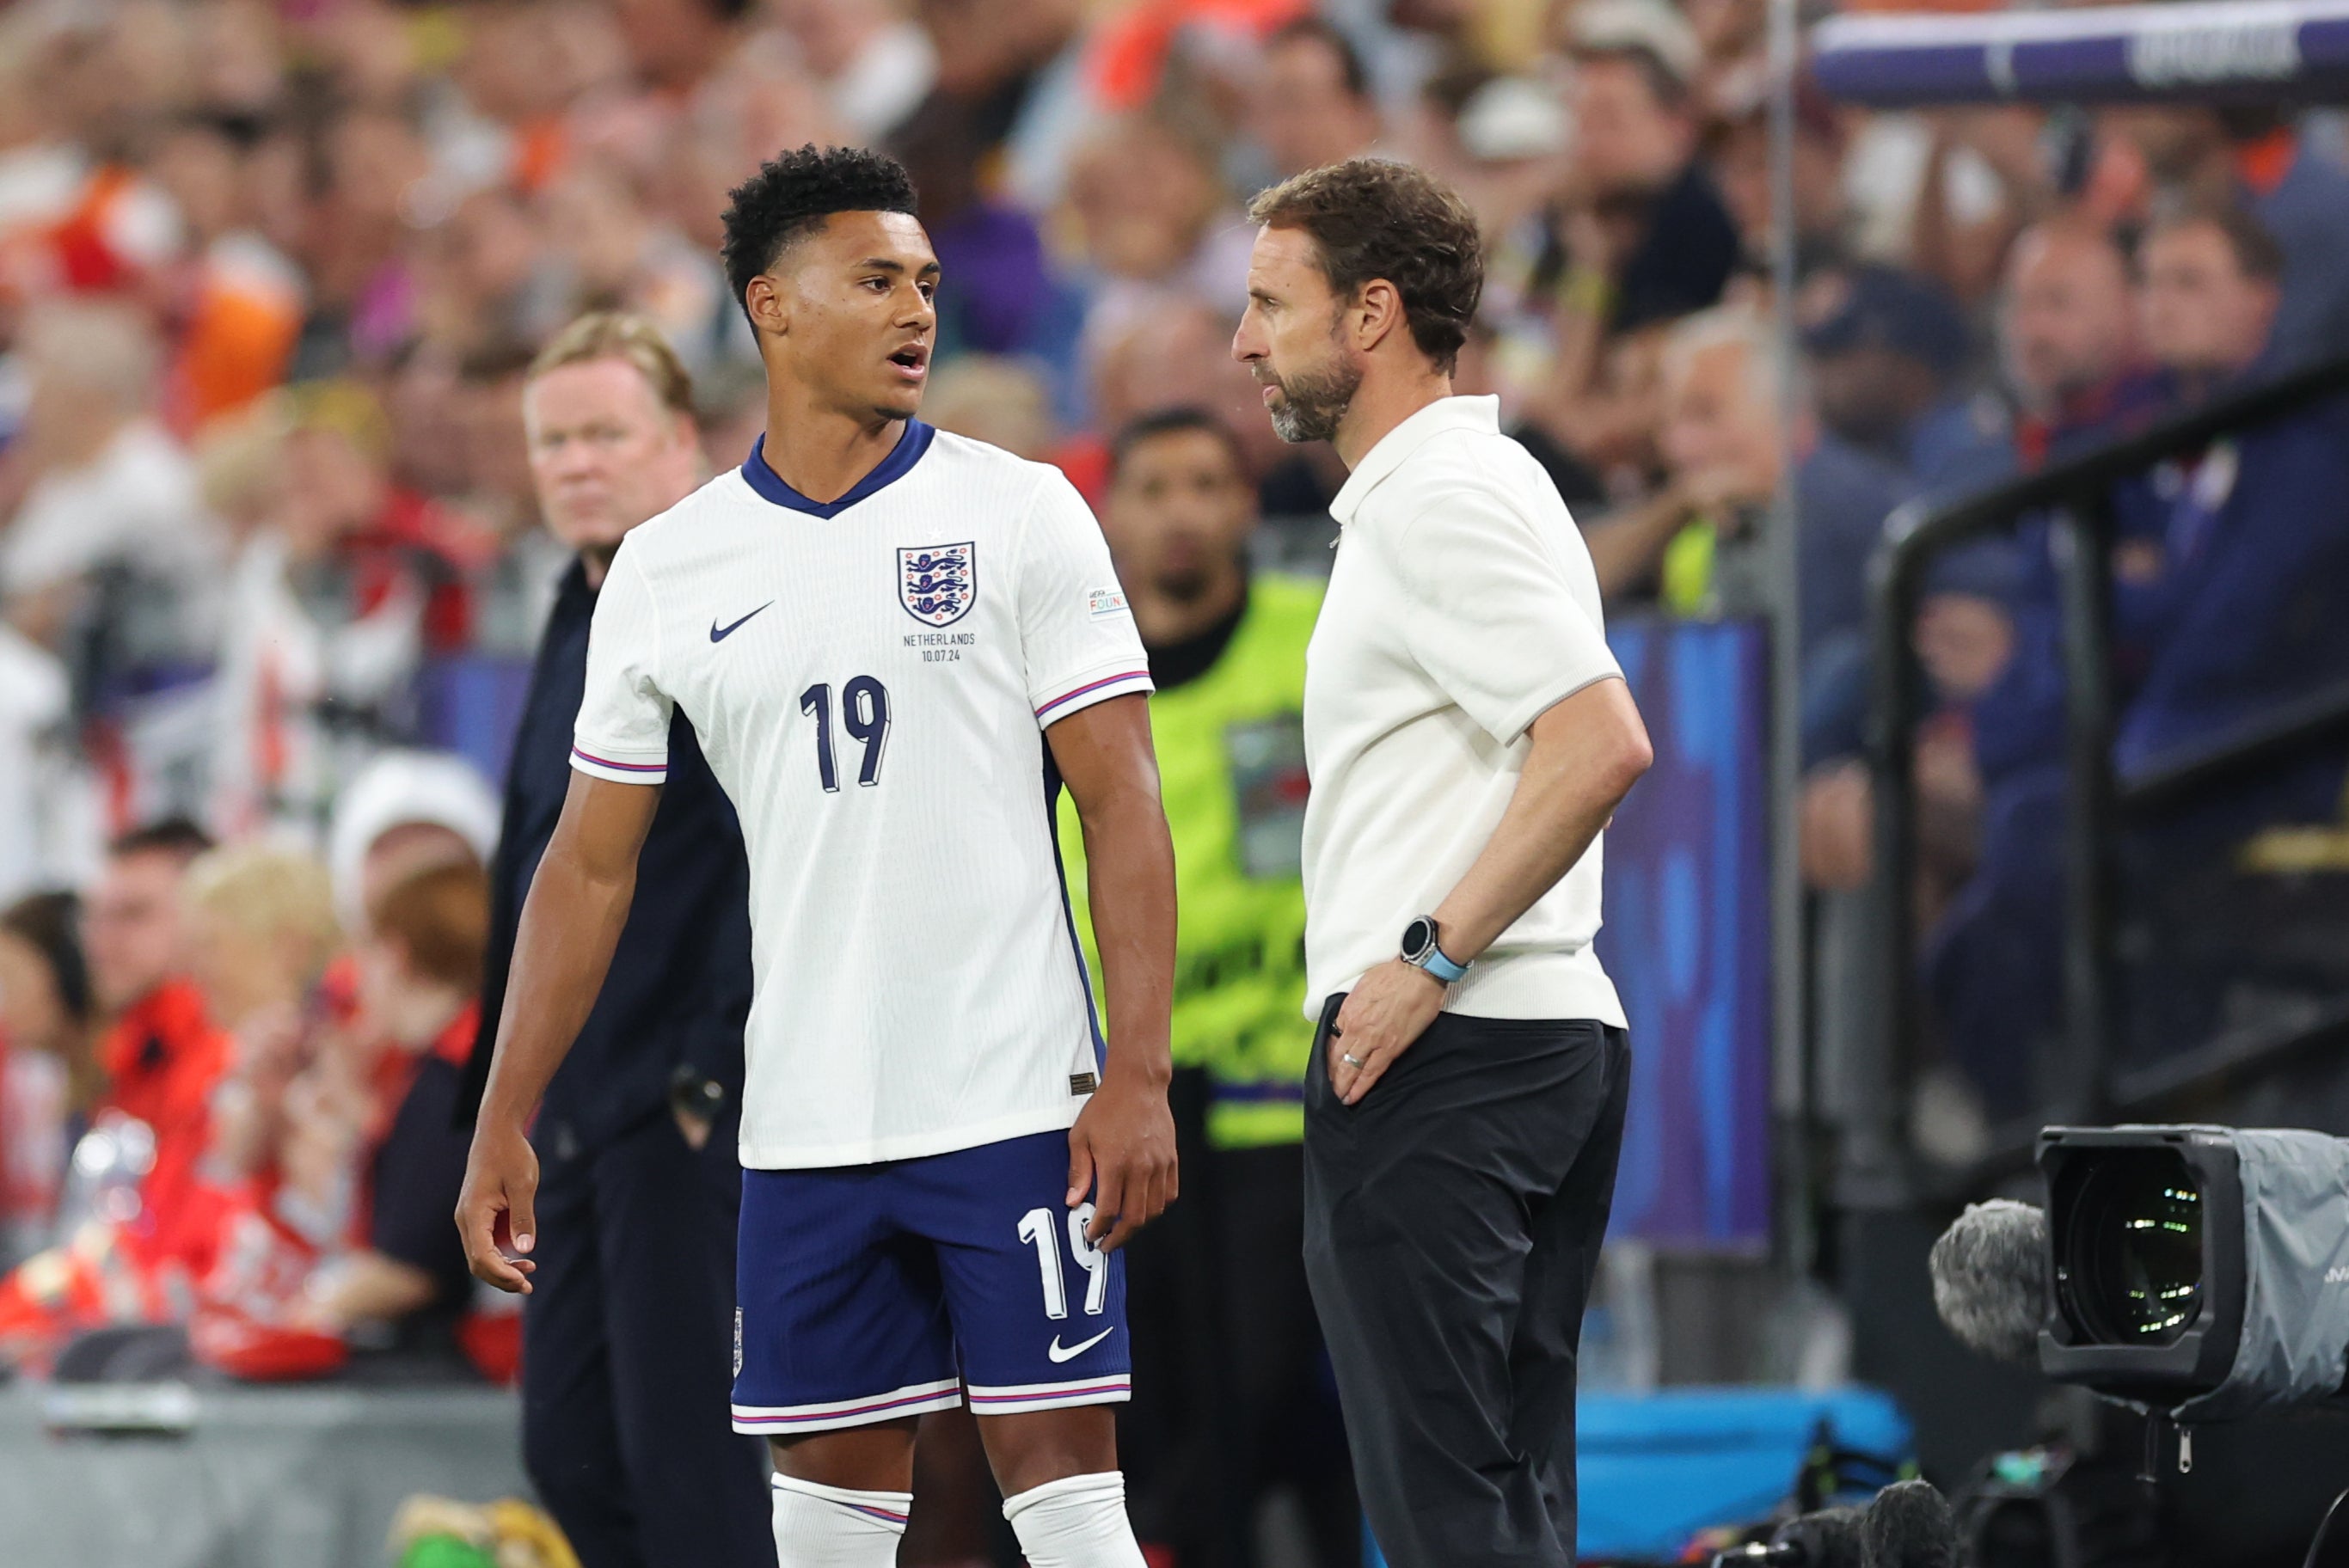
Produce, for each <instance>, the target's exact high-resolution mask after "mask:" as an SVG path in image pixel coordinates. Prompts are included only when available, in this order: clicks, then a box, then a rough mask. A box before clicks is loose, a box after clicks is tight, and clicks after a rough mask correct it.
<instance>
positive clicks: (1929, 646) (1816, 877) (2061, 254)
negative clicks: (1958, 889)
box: [1802, 218, 2171, 911]
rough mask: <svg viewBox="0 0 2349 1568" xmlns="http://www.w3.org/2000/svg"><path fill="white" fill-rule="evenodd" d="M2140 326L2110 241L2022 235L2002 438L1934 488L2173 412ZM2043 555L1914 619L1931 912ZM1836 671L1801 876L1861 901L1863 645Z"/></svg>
mask: <svg viewBox="0 0 2349 1568" xmlns="http://www.w3.org/2000/svg"><path fill="white" fill-rule="evenodd" d="M2138 315H2139V312H2138V309H2137V295H2136V292H2135V286H2134V281H2133V279H2132V277H2131V273H2130V270H2129V263H2128V260H2127V257H2126V256H2124V255H2123V254H2122V253H2121V250H2120V247H2119V245H2118V244H2117V243H2116V242H2115V241H2114V240H2113V238H2112V237H2111V235H2109V234H2108V233H2106V232H2105V231H2104V230H2102V229H2100V228H2097V227H2095V225H2093V224H2091V223H2089V222H2085V221H2084V220H2080V219H2077V218H2073V219H2061V220H2051V221H2049V222H2044V223H2041V224H2038V225H2035V226H2033V227H2032V228H2030V229H2026V230H2025V231H2023V232H2022V233H2021V234H2020V235H2018V236H2017V237H2016V239H2015V242H2014V245H2013V250H2012V252H2011V253H2010V254H2009V258H2008V266H2007V277H2006V281H2005V288H2004V291H2003V299H2002V304H2001V308H2000V312H1999V317H1998V326H1999V363H2000V366H2001V369H2002V387H2001V391H2002V393H2003V403H2004V411H2003V418H2004V422H2005V426H2006V430H2007V435H2006V438H2005V439H2003V440H1993V439H1989V438H1985V439H1983V440H1982V441H1981V442H1980V443H1979V444H1978V445H1975V446H1973V447H1971V448H1969V449H1964V450H1962V451H1961V453H1960V454H1959V455H1958V457H1957V458H1956V459H1953V460H1951V461H1948V462H1945V463H1944V464H1943V465H1942V468H1941V471H1940V474H1939V475H1938V476H1937V478H1938V486H1939V488H1940V489H1941V490H1944V491H1945V492H1955V491H1960V490H1965V489H1968V488H1972V487H1979V486H1986V485H1990V484H1994V483H1996V482H1998V481H1999V480H2002V479H2005V478H2007V477H2009V476H2010V475H2012V474H2013V473H2015V472H2017V471H2019V470H2020V471H2028V470H2030V469H2036V468H2039V467H2041V466H2042V465H2044V463H2046V462H2047V461H2049V460H2050V459H2052V458H2057V457H2061V456H2063V455H2064V454H2065V453H2067V452H2071V451H2076V450H2080V449H2085V447H2087V446H2090V445H2094V444H2095V443H2097V442H2101V441H2105V440H2108V439H2111V438H2115V437H2117V436H2121V435H2126V434H2127V433H2129V432H2130V431H2132V430H2134V429H2137V428H2141V427H2142V426H2144V425H2145V424H2146V423H2147V422H2149V421H2150V420H2151V419H2153V418H2155V417H2157V416H2158V415H2159V414H2160V413H2161V412H2162V411H2164V410H2165V409H2166V408H2168V407H2169V405H2170V399H2171V392H2170V389H2169V387H2168V386H2167V385H2166V384H2165V383H2164V382H2163V380H2162V379H2161V377H2160V376H2159V375H2158V373H2157V372H2155V371H2153V370H2151V369H2150V368H2149V367H2148V366H2147V365H2146V364H2145V363H2144V361H2143V360H2142V358H2141V357H2140V352H2139V344H2140V341H2141V334H2140V332H2139V330H2138V324H2137V317H2138ZM1979 406H1980V405H1976V407H1979ZM2044 549H2045V542H2044V521H2035V522H2033V523H2031V524H2028V525H2026V527H2025V529H2024V531H2023V542H2021V544H2020V545H2019V546H2018V547H2017V549H2016V550H2014V551H2012V552H2009V551H2005V550H2003V549H2002V548H2000V547H1999V546H1997V545H1994V544H1993V545H1989V546H1979V547H1975V548H1974V549H1971V550H1969V551H1967V552H1961V554H1960V555H1958V556H1955V557H1952V558H1948V559H1946V560H1945V561H1944V562H1942V563H1941V564H1940V566H1939V567H1938V568H1937V570H1936V574H1935V579H1934V587H1935V591H1934V592H1932V593H1929V594H1928V596H1927V597H1926V599H1925V601H1924V603H1922V604H1921V605H1920V610H1919V620H1918V625H1917V628H1916V639H1915V646H1916V649H1917V653H1918V656H1919V658H1920V660H1921V661H1922V663H1923V665H1924V667H1925V670H1926V673H1927V675H1928V676H1929V677H1930V680H1931V682H1932V687H1933V693H1934V696H1935V697H1936V699H1937V700H1938V701H1939V702H1940V704H1942V705H1943V708H1942V711H1941V712H1940V713H1939V714H1937V715H1936V716H1935V717H1934V718H1933V720H1931V721H1930V723H1929V724H1928V726H1927V728H1926V731H1925V733H1924V734H1923V735H1921V736H1920V740H1919V751H1918V763H1917V770H1916V779H1917V784H1918V788H1919V791H1920V802H1919V803H1920V830H1921V841H1920V851H1921V852H1922V856H1923V860H1924V862H1925V864H1924V867H1923V870H1924V871H1925V872H1926V876H1927V882H1928V886H1927V887H1926V888H1925V890H1923V892H1922V893H1921V896H1922V898H1923V907H1924V908H1926V909H1927V910H1928V911H1932V910H1938V909H1940V907H1942V905H1943V904H1944V903H1946V901H1947V897H1948V894H1949V892H1951V890H1952V889H1954V887H1955V886H1956V885H1957V884H1958V883H1959V882H1962V881H1963V880H1964V879H1965V878H1966V877H1967V876H1969V875H1971V872H1972V869H1973V857H1974V852H1975V850H1974V842H1975V835H1976V833H1977V831H1978V830H1979V826H1980V819H1981V815H1982V779H1981V776H1980V774H1979V772H1978V771H1977V769H1976V768H1975V765H1974V747H1973V731H1972V725H1973V716H1972V713H1971V707H1972V704H1973V703H1974V702H1975V701H1976V700H1977V699H1979V698H1981V697H1982V696H1984V694H1986V693H1988V692H1990V691H1991V690H1992V687H1993V686H1996V685H1997V684H1998V683H1999V682H2000V681H2001V680H2002V678H2003V677H2004V676H2005V672H2006V667H2007V662H2008V660H2009V658H2010V657H2011V656H2012V655H2013V649H2014V624H2013V614H2012V610H2013V606H2012V604H2011V603H2009V600H2010V598H2011V596H2012V594H2013V593H2014V592H2017V591H2019V590H2018V588H2017V585H2016V583H2015V581H2014V579H2015V577H2016V575H2017V574H2018V573H2027V570H2028V564H2029V562H2032V561H2034V560H2038V559H2042V558H2044ZM2035 592H2036V593H2039V594H2040V596H2041V597H2043V598H2044V597H2045V596H2046V595H2048V594H2051V593H2052V592H2053V589H2052V586H2050V585H2046V584H2044V583H2043V584H2042V585H2041V586H2040V587H2039V588H2038V589H2037V590H2035ZM2031 656H2033V657H2034V658H2036V659H2039V660H2041V661H2042V662H2043V663H2044V661H2045V660H2048V659H2051V658H2053V657H2054V656H2055V655H2054V650H2053V649H2047V648H2041V649H2036V650H2034V651H2033V655H2031ZM1833 663H1834V665H1835V667H1834V668H1832V669H1826V670H1822V671H1821V672H1819V673H1818V674H1817V675H1816V677H1815V697H1814V702H1813V705H1812V712H1813V723H1812V726H1811V727H1810V732H1809V733H1810V738H1809V740H1808V741H1807V742H1806V760H1807V761H1808V762H1809V763H1811V764H1812V765H1813V770H1812V773H1811V775H1810V777H1809V778H1808V779H1806V782H1805V787H1804V794H1803V808H1802V810H1803V841H1802V842H1803V849H1802V852H1803V863H1804V874H1805V877H1806V881H1808V882H1810V884H1811V885H1812V886H1814V887H1821V888H1856V887H1857V886H1859V885H1860V884H1861V883H1862V882H1865V881H1866V880H1867V879H1868V874H1869V872H1870V870H1871V869H1872V867H1873V865H1874V851H1873V847H1872V843H1871V835H1872V833H1873V831H1874V829H1873V815H1872V813H1873V810H1874V806H1873V790H1872V789H1871V787H1870V785H1869V782H1868V770H1867V769H1866V767H1865V766H1864V765H1863V764H1862V763H1860V762H1859V761H1858V760H1857V753H1858V751H1859V749H1860V741H1861V737H1860V733H1859V727H1858V723H1857V720H1858V717H1859V715H1860V711H1861V707H1860V705H1861V704H1862V703H1863V702H1864V700H1865V697H1864V693H1865V686H1866V681H1867V678H1868V672H1867V667H1866V664H1865V660H1864V657H1863V656H1862V654H1861V650H1860V648H1859V646H1858V645H1857V641H1856V640H1855V641H1853V642H1850V643H1847V645H1846V646H1845V648H1844V649H1843V650H1842V651H1841V653H1840V655H1837V657H1836V658H1835V659H1834V661H1833ZM1826 688H1838V689H1835V690H1833V691H1829V690H1827V689H1826Z"/></svg>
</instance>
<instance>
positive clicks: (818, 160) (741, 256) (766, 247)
mask: <svg viewBox="0 0 2349 1568" xmlns="http://www.w3.org/2000/svg"><path fill="white" fill-rule="evenodd" d="M728 195H729V196H730V198H731V199H732V200H731V204H730V206H728V207H727V209H726V238H725V241H724V242H723V243H722V244H721V245H720V246H719V256H720V257H721V258H722V259H723V260H724V262H725V263H726V283H727V286H728V287H730V288H731V289H732V290H733V291H734V303H735V304H736V305H738V306H740V308H741V309H742V311H743V313H744V314H745V315H748V314H749V313H750V306H749V305H748V304H744V302H743V297H742V296H743V293H744V291H745V290H747V289H749V288H750V280H751V279H752V278H755V277H757V276H758V275H759V274H760V273H763V272H765V271H766V270H767V269H768V268H770V267H771V266H773V265H774V264H775V258H776V257H778V256H780V255H781V254H782V253H783V250H784V247H786V246H788V245H790V244H791V243H792V242H793V241H794V240H797V239H799V238H801V237H802V235H804V234H806V233H807V232H808V231H810V230H811V229H813V228H814V227H815V226H816V225H817V224H818V223H821V222H823V220H824V219H826V218H828V217H830V216H831V215H832V214H833V213H834V212H905V213H909V214H911V213H916V212H918V211H920V209H919V207H918V206H917V205H916V198H915V195H914V181H913V180H912V178H911V177H910V176H908V175H907V174H906V172H905V165H904V164H902V163H900V162H898V161H897V160H895V159H894V158H892V157H890V156H889V155H888V154H887V153H885V152H874V151H873V150H870V149H868V148H863V147H818V146H817V145H816V144H815V143H813V142H809V143H808V144H807V145H806V146H805V147H796V148H793V149H792V150H791V151H789V152H786V153H783V154H781V156H779V157H776V158H772V159H770V160H767V161H766V162H765V163H762V164H761V165H760V166H759V172H757V173H756V174H753V175H752V176H750V179H748V180H745V181H742V183H741V184H740V185H737V186H736V187H734V189H733V190H732V191H729V192H728Z"/></svg>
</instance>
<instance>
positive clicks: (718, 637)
mask: <svg viewBox="0 0 2349 1568" xmlns="http://www.w3.org/2000/svg"><path fill="white" fill-rule="evenodd" d="M774 604H775V602H774V601H773V600H772V599H770V600H768V601H767V602H766V603H763V604H761V605H760V606H759V610H771V609H772V608H774ZM759 610H753V611H751V612H750V615H755V614H758V613H759ZM750 615H745V616H743V617H742V621H747V620H749V619H750ZM742 621H737V622H735V623H734V624H733V625H731V626H720V625H719V624H718V623H717V622H715V621H712V622H710V623H709V640H710V641H711V642H713V643H722V642H724V641H725V640H726V639H727V638H729V637H730V636H732V635H733V634H735V632H736V631H737V630H739V629H740V626H741V624H742Z"/></svg>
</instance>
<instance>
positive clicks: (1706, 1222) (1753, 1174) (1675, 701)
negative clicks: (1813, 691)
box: [1598, 620, 1771, 1250]
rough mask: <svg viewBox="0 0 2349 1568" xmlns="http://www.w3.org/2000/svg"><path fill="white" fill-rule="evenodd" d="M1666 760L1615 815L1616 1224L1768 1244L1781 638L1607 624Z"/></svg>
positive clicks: (1609, 902)
mask: <svg viewBox="0 0 2349 1568" xmlns="http://www.w3.org/2000/svg"><path fill="white" fill-rule="evenodd" d="M1607 640H1608V642H1609V644H1611V645H1613V647H1614V649H1615V656H1616V658H1617V659H1618V660H1619V662H1620V663H1621V665H1622V666H1623V674H1624V676H1625V677H1626V678H1627V679H1628V680H1629V681H1630V686H1631V694H1632V696H1634V697H1635V698H1637V699H1638V701H1639V704H1640V714H1641V715H1642V716H1643V717H1645V718H1646V720H1647V725H1648V735H1649V738H1650V740H1651V742H1652V743H1653V745H1654V747H1655V753H1656V761H1655V766H1654V767H1653V768H1651V769H1649V772H1648V776H1647V777H1646V778H1644V779H1640V782H1639V784H1638V785H1637V786H1635V787H1634V788H1633V789H1632V790H1631V794H1630V798H1629V799H1626V800H1625V801H1624V802H1623V807H1622V810H1619V811H1618V812H1617V813H1616V815H1615V823H1614V826H1613V827H1611V828H1609V830H1608V833H1607V841H1606V844H1607V882H1606V911H1607V923H1606V927H1605V929H1604V930H1602V931H1601V932H1600V933H1599V942H1598V947H1599V958H1600V960H1601V961H1602V962H1604V963H1605V965H1607V972H1608V974H1609V975H1612V976H1613V977H1614V980H1615V988H1616V990H1617V991H1618V992H1619V993H1620V994H1621V995H1622V998H1623V1010H1624V1014H1625V1016H1627V1017H1628V1018H1629V1019H1630V1026H1631V1061H1632V1077H1631V1102H1630V1121H1629V1124H1628V1126H1627V1127H1626V1129H1625V1134H1624V1141H1623V1162H1622V1167H1621V1172H1620V1175H1619V1178H1618V1180H1617V1182H1616V1188H1615V1218H1614V1225H1613V1233H1614V1234H1616V1235H1621V1236H1636V1237H1638V1238H1640V1239H1641V1240H1643V1241H1650V1242H1654V1243H1660V1244H1664V1245H1670V1246H1674V1247H1693V1248H1734V1249H1741V1250H1743V1249H1750V1248H1754V1247H1758V1246H1760V1245H1762V1244H1764V1243H1766V1242H1767V1241H1768V1239H1769V1231H1770V1208H1771V1205H1770V1157H1769V1128H1770V1077H1771V1075H1770V852H1769V816H1768V799H1769V770H1768V755H1769V753H1768V747H1767V744H1766V724H1767V719H1768V714H1769V696H1768V684H1767V683H1768V674H1769V658H1768V652H1767V638H1766V635H1765V634H1764V628H1763V627H1761V626H1760V625H1758V624H1747V623H1688V622H1673V623H1666V622H1653V621H1638V620H1634V621H1624V622H1619V623H1617V624H1614V625H1612V626H1610V627H1609V629H1608V639H1607Z"/></svg>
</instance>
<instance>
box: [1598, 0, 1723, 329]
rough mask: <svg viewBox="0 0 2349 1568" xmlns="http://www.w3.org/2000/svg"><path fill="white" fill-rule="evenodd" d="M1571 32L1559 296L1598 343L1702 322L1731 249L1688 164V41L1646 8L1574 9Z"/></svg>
mask: <svg viewBox="0 0 2349 1568" xmlns="http://www.w3.org/2000/svg"><path fill="white" fill-rule="evenodd" d="M1571 26H1572V28H1573V38H1572V43H1571V46H1570V48H1569V54H1570V57H1571V58H1572V59H1573V62H1574V92H1573V98H1572V103H1573V108H1574V143H1573V145H1574V162H1573V168H1574V172H1575V178H1576V183H1575V185H1574V186H1573V187H1571V188H1570V189H1569V191H1568V217H1567V221H1566V222H1565V223H1564V224H1563V225H1562V226H1561V229H1560V238H1561V240H1562V241H1563V242H1564V243H1565V248H1566V255H1567V259H1568V262H1569V263H1570V265H1571V267H1572V269H1573V270H1572V271H1571V272H1569V273H1568V280H1567V284H1566V291H1567V294H1568V298H1569V300H1570V301H1571V302H1572V303H1573V304H1588V305H1594V306H1595V307H1596V308H1595V309H1594V310H1593V314H1594V315H1597V316H1598V317H1599V319H1600V320H1601V321H1602V322H1603V323H1604V325H1605V327H1606V329H1607V331H1608V332H1609V334H1610V335H1611V334H1616V333H1623V332H1629V331H1630V330H1632V329H1633V328H1635V327H1640V326H1643V325H1647V324H1648V323H1650V322H1652V321H1665V320H1670V319H1671V318H1672V317H1675V316H1682V315H1689V314H1691V313H1692V312H1694V311H1699V310H1702V309H1703V308H1704V307H1706V306H1707V305H1710V304H1714V303H1715V302H1717V301H1718V300H1719V299H1720V298H1721V290H1722V286H1723V284H1725V283H1727V282H1728V280H1729V274H1730V272H1731V270H1732V269H1733V268H1734V267H1735V266H1736V264H1737V256H1738V251H1739V241H1738V236H1737V228H1736V224H1735V223H1734V222H1733V221H1732V220H1731V218H1730V215H1729V211H1728V209H1727V208H1726V207H1725V206H1724V205H1723V202H1722V200H1721V193H1720V191H1718V190H1717V189H1716V188H1715V187H1714V185H1713V178H1712V176H1711V175H1710V174H1709V173H1707V172H1706V170H1705V167H1704V165H1703V163H1702V161H1701V160H1699V159H1698V157H1697V138H1698V132H1699V129H1700V121H1699V114H1698V105H1697V104H1696V103H1695V102H1694V100H1693V99H1692V97H1691V73H1692V68H1693V65H1694V60H1693V49H1694V39H1693V37H1692V36H1689V35H1688V34H1687V32H1686V26H1687V25H1686V24H1685V23H1684V22H1682V21H1681V20H1680V18H1679V15H1678V14H1677V13H1676V12H1674V11H1672V10H1671V9H1670V8H1669V7H1666V6H1663V5H1655V4H1652V3H1651V0H1601V3H1598V4H1592V5H1584V6H1582V7H1579V8H1578V10H1577V11H1576V12H1575V13H1574V19H1573V22H1572V24H1571ZM1578 293H1588V294H1590V296H1591V297H1590V299H1589V300H1588V301H1585V300H1582V299H1581V298H1579V297H1578Z"/></svg>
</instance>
